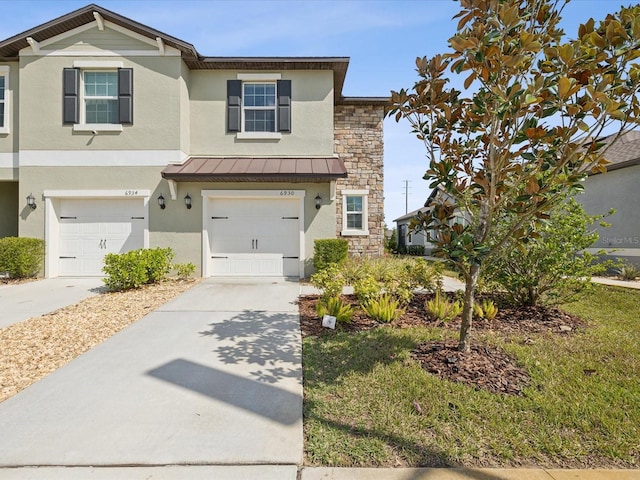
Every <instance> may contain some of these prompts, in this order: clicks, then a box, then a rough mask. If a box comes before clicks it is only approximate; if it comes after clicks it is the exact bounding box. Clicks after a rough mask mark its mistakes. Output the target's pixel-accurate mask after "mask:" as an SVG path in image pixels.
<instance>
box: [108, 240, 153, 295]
mask: <svg viewBox="0 0 640 480" xmlns="http://www.w3.org/2000/svg"><path fill="white" fill-rule="evenodd" d="M102 271H103V272H104V273H105V274H106V275H107V276H106V277H105V278H104V279H103V280H102V281H103V282H104V284H105V285H106V286H107V288H108V289H109V290H114V291H118V290H130V289H132V288H140V287H141V286H142V285H144V284H145V283H147V278H148V277H147V269H146V268H145V266H144V264H143V263H142V261H141V256H140V250H132V251H130V252H126V253H107V254H106V255H105V256H104V267H102Z"/></svg>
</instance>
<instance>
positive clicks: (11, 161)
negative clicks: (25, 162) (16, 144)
mask: <svg viewBox="0 0 640 480" xmlns="http://www.w3.org/2000/svg"><path fill="white" fill-rule="evenodd" d="M19 157H20V156H19V154H18V152H8V153H4V152H0V168H18V166H19V164H18V159H19Z"/></svg>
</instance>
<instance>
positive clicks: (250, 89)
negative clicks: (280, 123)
mask: <svg viewBox="0 0 640 480" xmlns="http://www.w3.org/2000/svg"><path fill="white" fill-rule="evenodd" d="M243 88H244V94H243V96H242V98H243V117H244V131H245V132H275V131H276V84H275V83H245V84H243Z"/></svg>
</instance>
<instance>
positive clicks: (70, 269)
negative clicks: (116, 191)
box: [58, 198, 145, 277]
mask: <svg viewBox="0 0 640 480" xmlns="http://www.w3.org/2000/svg"><path fill="white" fill-rule="evenodd" d="M58 222H59V232H60V237H59V255H60V263H59V267H60V270H59V272H60V275H61V276H83V277H84V276H87V277H88V276H101V275H104V273H103V272H102V266H103V259H104V256H105V255H106V254H107V253H124V252H128V251H130V250H135V249H138V248H142V247H144V225H145V220H144V203H143V200H142V199H128V198H127V199H120V198H117V199H63V200H60V208H59V210H58Z"/></svg>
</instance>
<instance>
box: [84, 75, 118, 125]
mask: <svg viewBox="0 0 640 480" xmlns="http://www.w3.org/2000/svg"><path fill="white" fill-rule="evenodd" d="M80 73H81V75H80V105H82V109H81V111H80V123H83V124H85V125H118V122H114V123H98V122H96V123H88V122H87V100H115V101H116V105H117V104H118V94H117V92H116V94H115V95H86V94H85V75H86V74H87V73H115V75H116V90H117V88H118V71H117V70H113V69H110V68H102V69H97V68H95V69H94V68H87V69H86V70H82V71H81V72H80Z"/></svg>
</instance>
